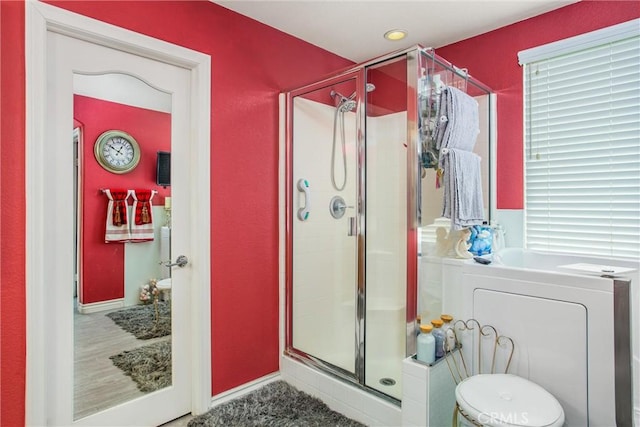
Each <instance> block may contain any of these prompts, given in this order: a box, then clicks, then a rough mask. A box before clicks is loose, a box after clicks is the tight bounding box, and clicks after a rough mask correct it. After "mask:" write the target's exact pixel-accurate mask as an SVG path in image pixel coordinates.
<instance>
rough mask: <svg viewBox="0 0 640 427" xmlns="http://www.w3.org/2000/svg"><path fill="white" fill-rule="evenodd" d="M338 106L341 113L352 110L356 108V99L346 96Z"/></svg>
mask: <svg viewBox="0 0 640 427" xmlns="http://www.w3.org/2000/svg"><path fill="white" fill-rule="evenodd" d="M337 108H338V111H340V112H341V113H348V112H349V111H352V110H353V109H354V108H356V101H354V100H353V99H348V98H345V99H343V100H342V101H340V104H338V107H337Z"/></svg>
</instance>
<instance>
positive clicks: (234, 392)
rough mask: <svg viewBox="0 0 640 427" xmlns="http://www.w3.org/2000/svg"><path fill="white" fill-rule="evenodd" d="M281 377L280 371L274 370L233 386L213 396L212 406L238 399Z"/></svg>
mask: <svg viewBox="0 0 640 427" xmlns="http://www.w3.org/2000/svg"><path fill="white" fill-rule="evenodd" d="M280 379H282V377H281V376H280V372H274V373H273V374H269V375H265V376H264V377H261V378H258V379H256V380H253V381H250V382H248V383H245V384H242V385H241V386H238V387H236V388H232V389H231V390H227V391H225V392H222V393H220V394H216V395H215V396H213V397H212V398H211V408H213V407H214V406H218V405H221V404H223V403H225V402H228V401H230V400H233V399H237V398H238V397H242V396H244V395H245V394H248V393H251V392H252V391H254V390H257V389H259V388H260V387H262V386H265V385H267V384H269V383H272V382H274V381H278V380H280Z"/></svg>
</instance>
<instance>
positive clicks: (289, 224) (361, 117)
mask: <svg viewBox="0 0 640 427" xmlns="http://www.w3.org/2000/svg"><path fill="white" fill-rule="evenodd" d="M423 51H424V48H423V47H422V46H419V45H416V46H413V47H411V48H408V49H402V50H399V51H395V52H391V53H389V54H386V55H383V56H380V57H377V58H374V59H372V60H370V61H367V62H364V63H361V64H358V65H355V66H353V67H349V68H347V69H345V70H342V71H338V72H337V73H335V74H333V75H331V76H330V77H328V78H325V79H322V80H320V81H318V82H315V83H312V84H309V85H306V86H302V87H299V88H296V89H293V90H290V91H287V92H284V93H285V110H286V114H285V167H286V172H285V186H286V188H285V221H286V233H285V241H286V244H285V247H286V249H285V311H286V313H285V348H284V353H285V354H286V355H288V356H291V357H293V358H295V359H297V360H299V361H301V362H303V363H305V364H307V365H310V366H312V367H317V368H320V369H322V370H324V371H326V372H329V373H332V374H334V375H335V376H337V377H338V378H341V379H343V380H346V381H348V382H350V383H352V384H354V385H356V386H359V387H361V388H364V389H366V390H367V392H370V393H372V394H375V395H377V396H379V397H381V398H383V399H386V400H389V401H391V402H393V403H399V401H398V399H395V398H394V397H392V396H389V395H387V394H385V393H382V392H380V391H378V390H376V389H374V388H372V387H370V386H367V385H366V384H365V348H364V346H365V313H366V298H365V295H366V230H365V224H366V191H365V188H366V181H365V179H366V145H365V144H366V141H365V135H366V132H365V131H366V129H365V127H366V124H365V123H366V120H365V118H366V111H365V110H366V107H365V105H366V95H367V91H366V83H367V82H366V71H367V68H368V67H369V66H373V65H377V64H380V63H382V62H385V61H388V60H392V59H396V58H400V57H403V56H406V58H407V148H408V150H407V283H406V306H405V310H406V312H405V313H406V326H407V327H406V331H407V332H406V345H405V357H408V356H410V355H412V354H414V353H415V349H416V342H415V318H416V311H417V288H418V229H419V228H418V227H419V226H420V222H421V218H420V210H419V206H420V197H421V184H422V180H421V177H420V172H421V164H420V156H421V147H420V144H419V140H418V138H419V135H418V99H417V85H418V78H419V76H420V70H419V67H420V61H419V60H418V58H419V55H420V54H421V52H423ZM352 78H355V79H356V94H357V96H356V131H357V140H356V144H357V183H356V187H357V190H356V198H357V203H358V206H357V214H356V218H357V220H356V229H357V233H356V236H357V244H356V248H357V268H358V271H357V289H356V292H357V299H356V316H355V319H354V321H356V322H357V323H356V337H355V346H356V347H355V362H356V363H355V375H354V374H352V373H350V372H348V371H346V370H344V369H342V368H339V367H337V366H334V365H331V364H328V363H326V362H324V361H322V360H320V359H318V358H317V357H314V356H313V355H310V354H307V353H305V352H302V351H300V350H297V349H295V348H294V347H293V342H292V340H293V324H292V313H293V298H292V292H293V274H292V273H293V220H294V214H293V193H294V186H293V151H292V150H293V99H294V97H296V96H298V95H302V94H305V93H309V92H312V91H314V90H317V89H320V88H324V87H327V86H330V85H331V84H336V83H340V82H343V81H345V80H349V79H352Z"/></svg>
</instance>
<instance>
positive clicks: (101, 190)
mask: <svg viewBox="0 0 640 427" xmlns="http://www.w3.org/2000/svg"><path fill="white" fill-rule="evenodd" d="M107 190H108V188H100V189H98V194H103V193H106V192H107ZM127 191H133V190H127ZM151 194H152V195H156V194H158V191H157V190H151Z"/></svg>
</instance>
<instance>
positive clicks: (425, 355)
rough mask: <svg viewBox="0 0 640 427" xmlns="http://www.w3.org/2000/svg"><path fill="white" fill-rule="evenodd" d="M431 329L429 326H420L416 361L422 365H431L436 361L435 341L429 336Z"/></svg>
mask: <svg viewBox="0 0 640 427" xmlns="http://www.w3.org/2000/svg"><path fill="white" fill-rule="evenodd" d="M432 329H433V326H431V325H420V335H418V345H417V347H418V354H417V359H418V360H419V361H421V362H424V363H433V362H435V360H436V339H435V338H434V336H433V335H432V334H431V330H432Z"/></svg>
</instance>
